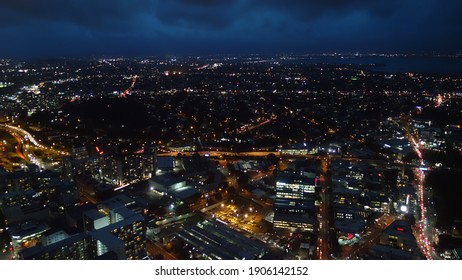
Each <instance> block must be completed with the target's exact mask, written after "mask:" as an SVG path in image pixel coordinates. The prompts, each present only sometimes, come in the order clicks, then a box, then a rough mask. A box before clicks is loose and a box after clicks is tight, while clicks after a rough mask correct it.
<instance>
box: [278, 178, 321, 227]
mask: <svg viewBox="0 0 462 280" xmlns="http://www.w3.org/2000/svg"><path fill="white" fill-rule="evenodd" d="M316 185H317V178H316V176H315V175H314V174H313V173H308V172H303V171H292V170H286V171H284V172H282V173H281V174H278V175H277V176H276V198H275V201H274V219H273V226H274V227H275V228H276V229H286V230H291V231H313V226H314V222H315V204H314V200H315V188H316Z"/></svg>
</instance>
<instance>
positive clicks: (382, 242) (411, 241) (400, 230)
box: [369, 220, 423, 260]
mask: <svg viewBox="0 0 462 280" xmlns="http://www.w3.org/2000/svg"><path fill="white" fill-rule="evenodd" d="M369 258H370V259H386V260H396V259H398V260H401V259H407V260H409V259H414V260H419V259H423V256H422V254H421V252H420V249H419V247H418V245H417V241H416V239H415V237H414V235H413V234H412V229H411V227H410V225H409V223H408V222H406V221H402V220H397V221H394V222H393V223H392V224H391V225H390V226H388V227H387V228H386V229H385V230H384V231H383V233H382V235H381V236H380V239H379V243H378V244H375V245H374V246H372V248H371V249H370V250H369Z"/></svg>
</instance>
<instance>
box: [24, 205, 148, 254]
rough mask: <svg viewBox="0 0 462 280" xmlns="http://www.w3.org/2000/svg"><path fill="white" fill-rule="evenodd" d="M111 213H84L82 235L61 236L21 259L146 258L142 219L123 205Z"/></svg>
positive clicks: (37, 235) (26, 250)
mask: <svg viewBox="0 0 462 280" xmlns="http://www.w3.org/2000/svg"><path fill="white" fill-rule="evenodd" d="M110 211H112V212H113V213H106V212H105V211H104V210H95V209H93V210H90V211H86V212H85V213H84V224H85V225H84V226H85V232H81V233H78V234H75V235H72V236H68V235H67V236H66V235H61V236H59V238H57V240H59V241H56V240H55V242H53V243H50V244H45V243H43V244H42V245H38V246H35V247H32V248H28V249H25V250H23V251H22V252H21V253H20V257H21V258H22V259H42V260H66V259H69V260H79V259H80V260H84V259H99V258H103V259H104V258H106V257H105V255H107V254H111V256H112V257H111V258H115V259H120V260H123V259H142V258H143V257H145V256H146V251H145V250H146V248H145V226H144V218H143V217H142V216H141V215H139V214H137V213H135V212H133V211H132V210H130V209H128V208H126V207H125V206H123V205H119V207H115V208H113V209H110ZM111 217H112V218H111ZM47 229H48V227H47V228H44V229H43V231H34V232H33V234H30V238H29V237H28V238H29V239H28V240H33V239H31V238H35V239H37V238H39V237H40V236H41V234H42V233H43V232H44V231H45V230H47ZM25 238H26V237H22V236H18V240H19V241H22V242H24V241H25V240H26V239H25ZM55 239H56V238H55ZM29 242H32V241H29Z"/></svg>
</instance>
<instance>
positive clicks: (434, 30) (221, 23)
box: [0, 0, 462, 58]
mask: <svg viewBox="0 0 462 280" xmlns="http://www.w3.org/2000/svg"><path fill="white" fill-rule="evenodd" d="M461 12H462V1H460V0H40V1H38V0H37V1H36V0H1V1H0V38H1V40H0V57H12V58H41V57H59V56H100V55H111V56H115V55H125V56H136V55H143V56H144V55H168V54H172V55H187V54H192V55H201V54H240V53H256V52H258V53H274V52H278V53H280V52H295V53H319V52H333V51H337V52H356V51H359V52H421V51H437V52H460V51H462V16H461Z"/></svg>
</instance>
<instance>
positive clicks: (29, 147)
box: [0, 124, 66, 169]
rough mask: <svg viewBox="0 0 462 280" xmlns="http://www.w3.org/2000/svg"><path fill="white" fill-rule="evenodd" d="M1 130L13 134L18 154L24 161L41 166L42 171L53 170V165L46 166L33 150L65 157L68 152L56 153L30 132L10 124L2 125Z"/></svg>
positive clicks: (0, 125)
mask: <svg viewBox="0 0 462 280" xmlns="http://www.w3.org/2000/svg"><path fill="white" fill-rule="evenodd" d="M0 129H1V130H4V131H6V132H8V133H9V134H11V135H12V136H13V137H14V138H15V139H16V141H17V145H16V154H17V155H18V156H19V157H20V158H21V159H23V160H26V161H28V162H30V163H33V164H35V165H37V166H39V167H40V168H41V169H52V164H51V165H50V164H45V163H44V162H43V161H42V160H41V159H40V158H39V157H37V156H36V155H35V154H34V152H33V149H36V150H44V151H48V152H53V153H55V154H60V155H65V154H66V152H62V151H56V150H53V149H51V148H47V147H45V146H44V145H42V144H40V143H39V142H38V141H37V139H35V137H34V136H33V135H32V134H30V133H29V132H28V131H26V130H24V129H22V128H20V127H18V126H13V125H9V124H0Z"/></svg>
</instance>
